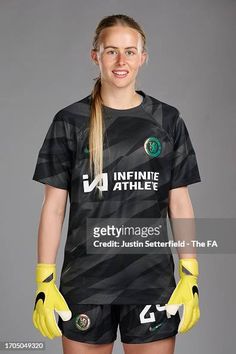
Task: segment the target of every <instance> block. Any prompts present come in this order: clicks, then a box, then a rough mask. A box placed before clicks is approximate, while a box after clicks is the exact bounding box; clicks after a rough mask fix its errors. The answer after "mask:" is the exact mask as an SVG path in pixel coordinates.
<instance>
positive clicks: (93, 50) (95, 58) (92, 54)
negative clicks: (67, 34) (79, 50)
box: [90, 49, 98, 65]
mask: <svg viewBox="0 0 236 354" xmlns="http://www.w3.org/2000/svg"><path fill="white" fill-rule="evenodd" d="M90 56H91V59H92V61H93V62H94V64H97V65H98V60H97V52H96V50H95V49H91V52H90Z"/></svg>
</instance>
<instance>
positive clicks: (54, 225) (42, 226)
mask: <svg viewBox="0 0 236 354" xmlns="http://www.w3.org/2000/svg"><path fill="white" fill-rule="evenodd" d="M63 221H64V215H63V214H61V213H56V212H55V210H53V208H52V205H51V204H50V203H44V204H43V207H42V210H41V215H40V222H39V228H38V247H37V251H38V263H48V264H52V263H56V256H57V251H58V247H59V244H60V238H61V231H62V226H63Z"/></svg>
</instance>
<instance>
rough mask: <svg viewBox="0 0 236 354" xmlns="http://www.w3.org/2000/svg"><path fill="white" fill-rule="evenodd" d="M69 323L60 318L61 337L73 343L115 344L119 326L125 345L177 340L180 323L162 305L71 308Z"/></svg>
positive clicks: (71, 306)
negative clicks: (167, 313) (166, 339)
mask: <svg viewBox="0 0 236 354" xmlns="http://www.w3.org/2000/svg"><path fill="white" fill-rule="evenodd" d="M69 307H70V310H71V311H72V317H71V319H70V320H69V321H62V320H61V318H60V317H59V318H58V326H59V328H60V329H61V331H62V334H63V335H64V336H65V337H67V338H69V339H72V340H75V341H79V342H85V343H91V344H105V343H112V342H113V341H114V340H115V339H116V337H117V327H118V324H119V330H120V336H121V341H122V342H123V343H130V344H138V343H148V342H153V341H156V340H159V339H164V338H167V337H171V336H175V335H176V334H177V333H178V325H179V322H180V316H179V312H177V313H176V315H175V316H171V317H170V318H168V317H167V316H166V311H165V309H163V307H160V305H114V304H111V305H110V304H106V305H88V304H74V305H72V304H70V305H69Z"/></svg>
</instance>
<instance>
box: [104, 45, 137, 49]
mask: <svg viewBox="0 0 236 354" xmlns="http://www.w3.org/2000/svg"><path fill="white" fill-rule="evenodd" d="M107 48H114V49H118V47H114V46H112V45H107V46H106V47H104V49H107ZM131 48H134V49H137V47H126V48H125V49H131Z"/></svg>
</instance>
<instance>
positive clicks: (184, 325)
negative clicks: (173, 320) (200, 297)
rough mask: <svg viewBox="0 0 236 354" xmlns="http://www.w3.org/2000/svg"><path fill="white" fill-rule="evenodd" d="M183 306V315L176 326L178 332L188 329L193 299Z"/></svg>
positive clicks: (191, 315)
mask: <svg viewBox="0 0 236 354" xmlns="http://www.w3.org/2000/svg"><path fill="white" fill-rule="evenodd" d="M183 307H184V309H183V315H182V319H181V321H180V323H179V327H178V331H179V332H180V333H185V332H187V331H188V329H189V328H188V327H189V324H190V322H191V320H192V317H193V301H189V302H188V303H186V304H184V306H183Z"/></svg>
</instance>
